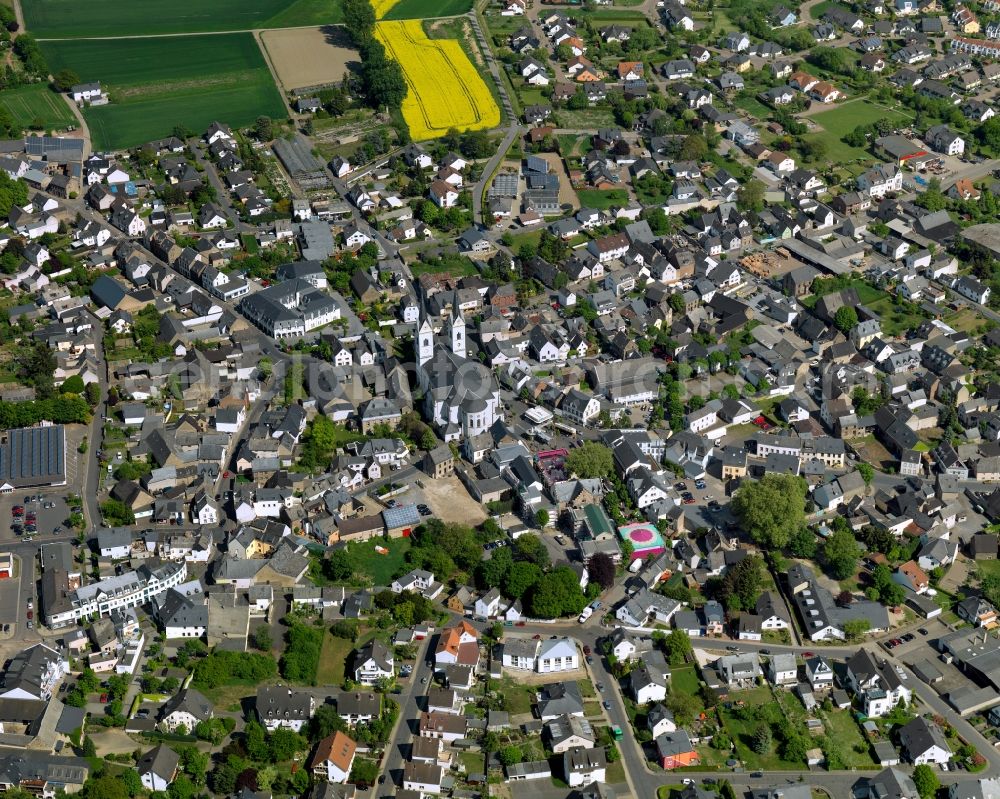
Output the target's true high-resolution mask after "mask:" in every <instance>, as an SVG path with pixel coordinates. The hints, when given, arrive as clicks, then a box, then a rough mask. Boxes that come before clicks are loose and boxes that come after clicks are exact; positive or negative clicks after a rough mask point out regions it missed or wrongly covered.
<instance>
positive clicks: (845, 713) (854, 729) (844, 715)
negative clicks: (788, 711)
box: [823, 709, 877, 769]
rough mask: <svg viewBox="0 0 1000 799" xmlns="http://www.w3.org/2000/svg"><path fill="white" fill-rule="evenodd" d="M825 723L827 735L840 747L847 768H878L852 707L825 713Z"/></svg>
mask: <svg viewBox="0 0 1000 799" xmlns="http://www.w3.org/2000/svg"><path fill="white" fill-rule="evenodd" d="M823 723H824V726H825V727H826V733H827V735H828V736H829V737H830V739H831V740H832V741H835V742H836V743H837V745H838V746H839V747H840V752H841V755H842V756H843V758H844V761H845V763H846V765H847V768H857V769H874V768H877V766H876V764H875V761H874V760H872V756H871V754H870V753H869V747H868V742H867V741H866V740H865V739H864V738H863V737H862V735H861V730H860V729H858V725H857V722H856V721H855V720H854V718H853V717H852V716H851V711H850V709H847V710H833V711H830V712H829V713H824V714H823ZM855 747H857V748H855ZM858 750H861V751H858Z"/></svg>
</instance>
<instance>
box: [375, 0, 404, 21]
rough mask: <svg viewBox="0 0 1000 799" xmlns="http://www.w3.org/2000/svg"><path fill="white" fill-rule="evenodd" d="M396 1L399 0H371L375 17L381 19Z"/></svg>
mask: <svg viewBox="0 0 1000 799" xmlns="http://www.w3.org/2000/svg"><path fill="white" fill-rule="evenodd" d="M398 2H399V0H371V4H372V8H373V9H375V19H382V17H384V16H385V15H386V14H388V13H389V9H390V8H392V7H393V6H394V5H396V3H398Z"/></svg>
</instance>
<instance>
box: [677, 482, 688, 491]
mask: <svg viewBox="0 0 1000 799" xmlns="http://www.w3.org/2000/svg"><path fill="white" fill-rule="evenodd" d="M674 488H676V489H677V490H678V491H687V490H688V484H687V483H676V484H674Z"/></svg>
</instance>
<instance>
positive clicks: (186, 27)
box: [24, 0, 343, 39]
mask: <svg viewBox="0 0 1000 799" xmlns="http://www.w3.org/2000/svg"><path fill="white" fill-rule="evenodd" d="M24 14H25V23H26V26H27V28H28V30H30V31H31V32H32V33H33V34H34V35H35V36H37V37H38V38H39V39H82V38H108V39H112V38H113V39H121V38H132V37H136V36H149V37H153V36H174V35H199V34H202V33H227V32H237V31H240V32H246V31H254V30H261V29H274V28H290V27H306V26H315V25H332V24H338V23H340V22H342V21H343V12H342V8H341V6H340V4H339V2H337V0H332V2H331V0H292V2H289V0H258V1H257V2H255V3H245V2H242V0H216V1H215V2H214V3H213V4H212V8H211V9H210V10H208V9H207V7H206V6H205V4H204V3H200V2H197V1H196V0H145V2H142V3H123V2H121V0H91V2H88V3H77V2H74V1H73V0H32V2H31V3H27V4H25V5H24Z"/></svg>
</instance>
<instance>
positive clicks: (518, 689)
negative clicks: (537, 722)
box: [497, 677, 536, 716]
mask: <svg viewBox="0 0 1000 799" xmlns="http://www.w3.org/2000/svg"><path fill="white" fill-rule="evenodd" d="M497 689H498V690H499V691H500V693H502V694H503V696H504V699H505V700H506V708H507V712H508V713H510V714H511V715H512V716H517V715H521V714H524V713H531V706H532V705H533V704H534V703H535V693H536V689H535V688H532V687H531V686H529V685H522V684H521V683H519V682H517V681H516V680H514V679H512V678H511V677H504V678H502V679H501V680H500V682H499V685H498V686H497Z"/></svg>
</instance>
